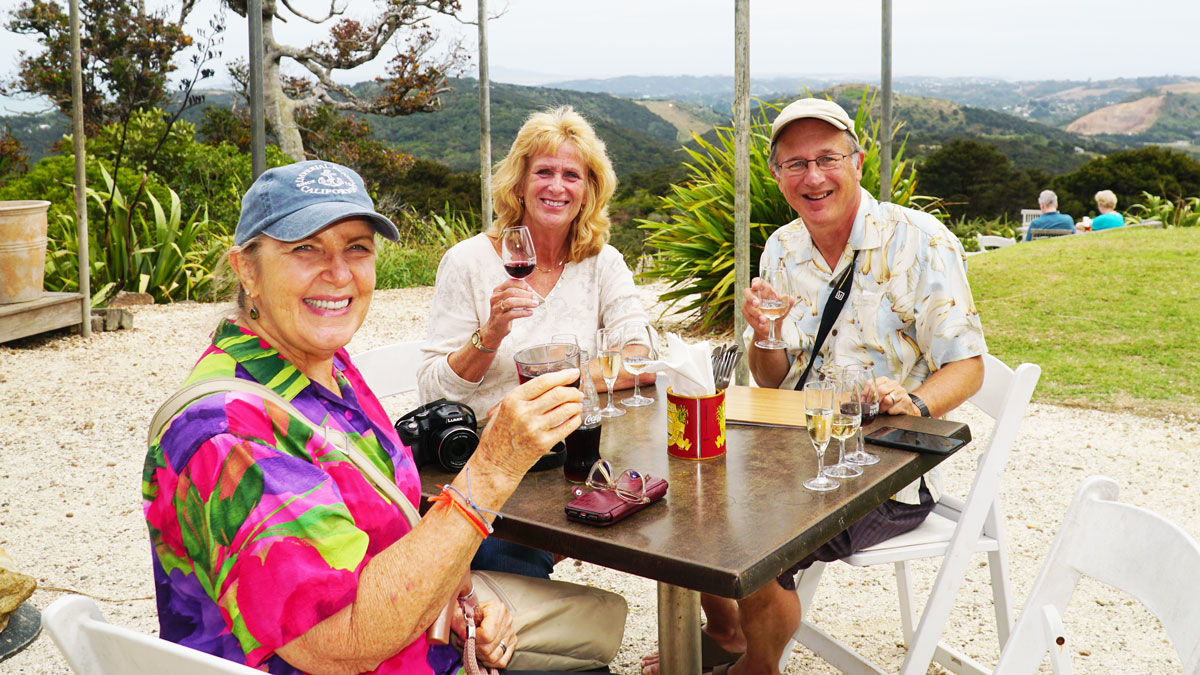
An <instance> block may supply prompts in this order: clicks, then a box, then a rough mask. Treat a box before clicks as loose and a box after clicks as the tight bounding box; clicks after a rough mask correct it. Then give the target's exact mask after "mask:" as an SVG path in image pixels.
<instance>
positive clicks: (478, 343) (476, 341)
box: [471, 328, 928, 416]
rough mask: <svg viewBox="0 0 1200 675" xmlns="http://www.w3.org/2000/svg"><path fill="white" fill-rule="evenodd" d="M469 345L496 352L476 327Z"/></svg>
mask: <svg viewBox="0 0 1200 675" xmlns="http://www.w3.org/2000/svg"><path fill="white" fill-rule="evenodd" d="M471 346H472V347H474V348H475V349H478V350H479V351H481V352H483V353H484V354H495V353H496V350H495V349H488V348H487V347H484V346H483V338H481V337H480V336H479V329H478V328H476V329H475V332H474V333H471ZM926 416H928V413H926Z"/></svg>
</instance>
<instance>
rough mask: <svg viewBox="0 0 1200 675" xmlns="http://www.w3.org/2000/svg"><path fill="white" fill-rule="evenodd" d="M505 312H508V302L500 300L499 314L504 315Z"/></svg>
mask: <svg viewBox="0 0 1200 675" xmlns="http://www.w3.org/2000/svg"><path fill="white" fill-rule="evenodd" d="M507 311H508V301H507V300H501V301H500V313H501V314H503V313H505V312H507Z"/></svg>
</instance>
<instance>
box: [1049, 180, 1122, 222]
mask: <svg viewBox="0 0 1200 675" xmlns="http://www.w3.org/2000/svg"><path fill="white" fill-rule="evenodd" d="M1096 208H1098V209H1100V215H1098V216H1096V217H1095V218H1092V231H1093V232H1095V231H1097V230H1111V229H1112V228H1114V227H1122V226H1124V225H1125V216H1122V215H1121V214H1120V213H1118V212H1117V196H1116V195H1115V194H1113V191H1112V190H1101V191H1099V192H1097V193H1096ZM1035 222H1036V221H1035Z"/></svg>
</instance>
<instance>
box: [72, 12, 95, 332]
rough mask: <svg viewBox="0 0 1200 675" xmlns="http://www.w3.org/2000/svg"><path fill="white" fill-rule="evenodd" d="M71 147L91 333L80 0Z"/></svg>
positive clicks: (85, 321)
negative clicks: (73, 155)
mask: <svg viewBox="0 0 1200 675" xmlns="http://www.w3.org/2000/svg"><path fill="white" fill-rule="evenodd" d="M70 12H71V17H70V21H71V99H72V101H71V148H72V151H73V152H74V153H75V233H76V234H75V236H76V238H77V240H78V248H77V253H78V255H79V294H80V295H82V296H83V297H82V299H81V301H80V314H81V317H80V324H79V334H80V335H82V336H83V337H91V335H92V277H91V271H92V270H91V266H92V264H91V254H90V253H89V252H88V212H87V155H86V152H85V149H84V140H85V139H84V136H83V54H82V53H81V52H80V46H79V0H71V10H70Z"/></svg>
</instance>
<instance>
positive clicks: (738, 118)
mask: <svg viewBox="0 0 1200 675" xmlns="http://www.w3.org/2000/svg"><path fill="white" fill-rule="evenodd" d="M733 152H734V154H733V275H734V289H735V290H734V293H733V305H734V309H733V335H734V339H735V340H737V342H738V346H739V347H740V348H741V350H742V352H743V353H745V351H746V344H745V340H744V339H743V337H742V336H743V334H744V333H745V332H746V320H745V319H744V318H743V317H742V304H743V302H744V300H743V299H742V293H741V289H743V288H749V287H750V0H734V3H733ZM746 361H747V359H740V360H738V364H737V368H736V371H735V372H734V382H735V383H737V384H741V385H745V384H748V383H749V378H750V371H749V369H748V368H747V366H746Z"/></svg>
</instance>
